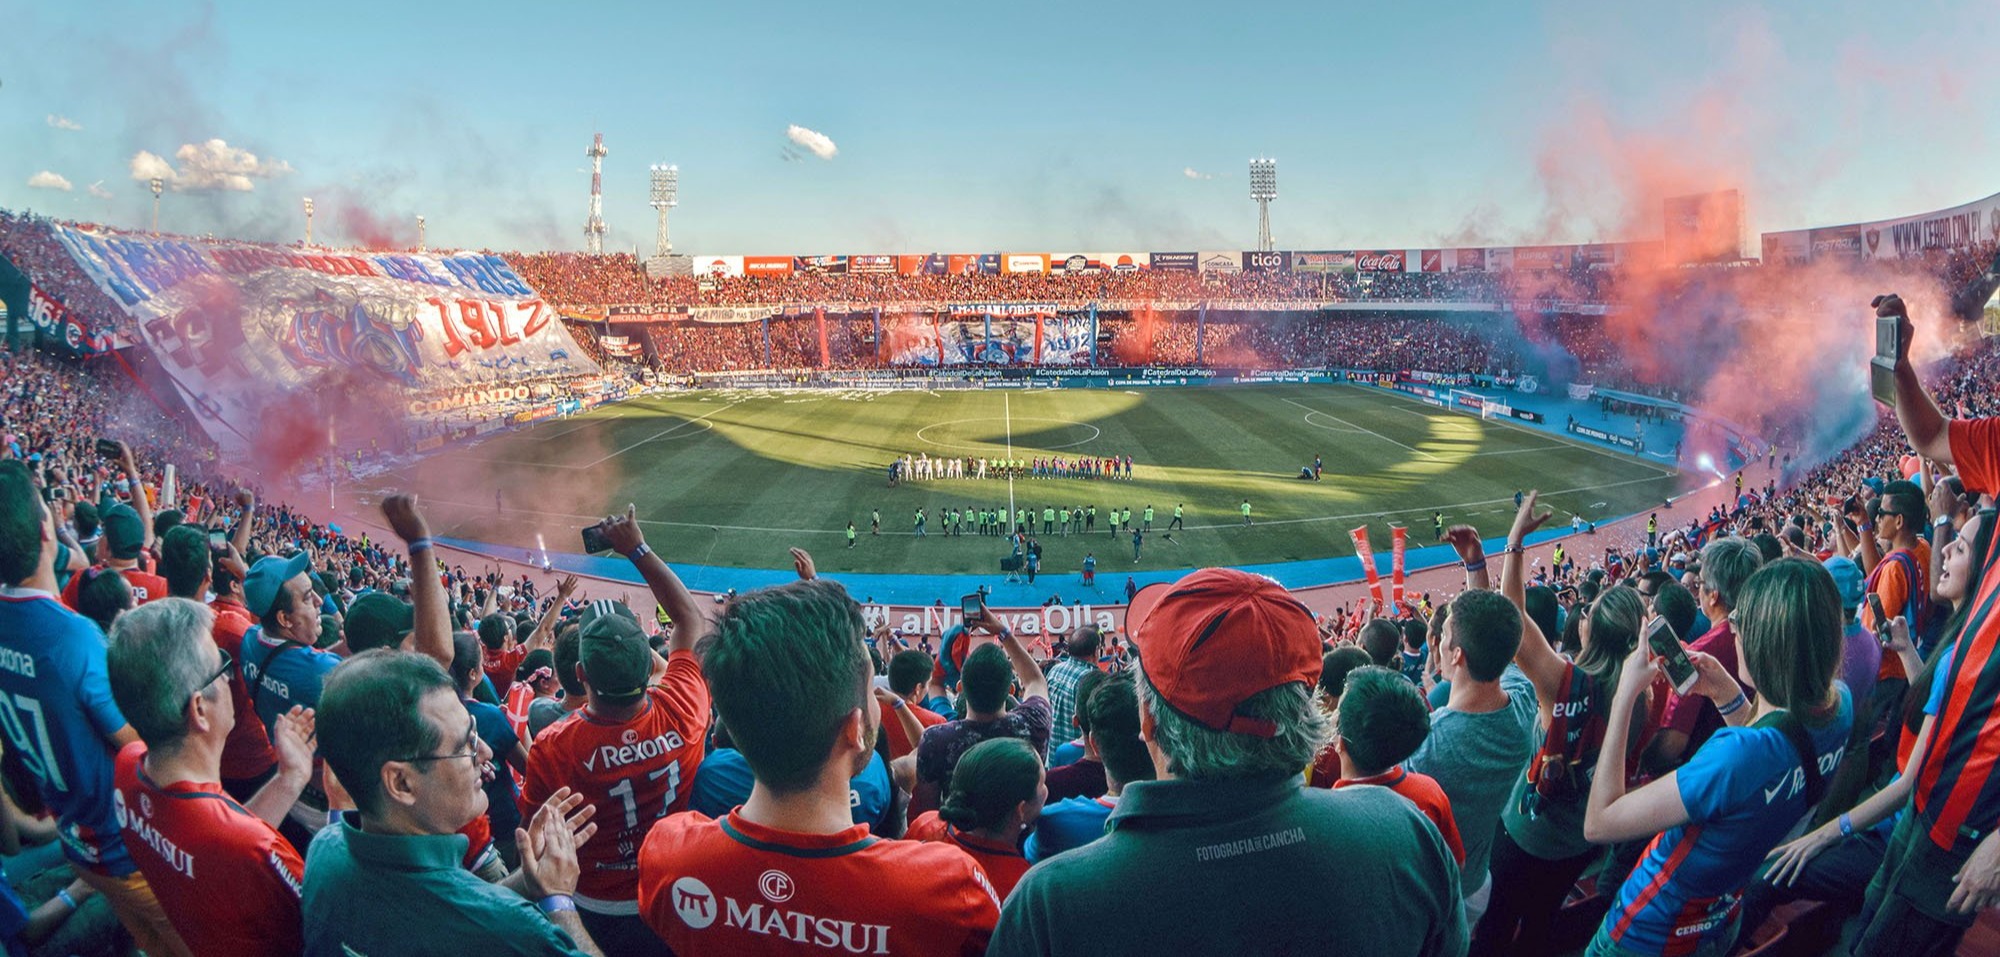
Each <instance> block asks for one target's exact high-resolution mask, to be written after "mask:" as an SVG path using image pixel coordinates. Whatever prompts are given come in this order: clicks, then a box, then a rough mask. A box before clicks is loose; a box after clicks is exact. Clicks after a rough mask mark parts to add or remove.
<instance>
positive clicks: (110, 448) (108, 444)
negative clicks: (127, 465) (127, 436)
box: [97, 439, 125, 459]
mask: <svg viewBox="0 0 2000 957" xmlns="http://www.w3.org/2000/svg"><path fill="white" fill-rule="evenodd" d="M97 454H98V455H101V456H103V457H105V458H107V459H116V458H123V457H124V455H125V450H124V448H122V447H121V446H119V444H118V440H117V439H98V440H97Z"/></svg>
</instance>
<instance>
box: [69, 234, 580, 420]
mask: <svg viewBox="0 0 2000 957" xmlns="http://www.w3.org/2000/svg"><path fill="white" fill-rule="evenodd" d="M54 228H55V235H56V238H57V240H58V241H59V242H61V243H62V244H63V246H64V248H65V249H67V250H68V251H69V253H70V255H71V256H72V257H73V258H75V260H76V262H77V263H78V264H79V265H80V266H82V268H83V270H84V272H85V273H86V274H88V275H89V276H90V278H91V279H92V280H93V281H95V282H96V283H97V284H98V286H99V287H100V288H102V289H103V290H104V292H105V293H106V294H108V295H109V296H111V298H112V299H113V300H114V301H115V302H117V303H119V304H120V305H121V306H122V307H123V308H124V309H125V311H126V312H128V313H130V314H131V316H132V317H133V319H134V320H135V322H134V325H135V326H136V327H137V328H138V329H139V331H140V334H141V336H142V337H143V338H144V340H145V342H146V344H147V345H148V346H150V347H151V348H152V350H153V353H154V355H155V356H157V357H158V358H159V360H160V363H161V365H162V367H163V368H164V370H165V371H166V372H167V374H168V375H169V376H171V377H172V378H173V380H174V384H175V386H176V387H178V388H179V389H180V391H181V392H182V393H183V394H184V395H185V397H186V398H187V400H188V405H189V406H190V407H191V408H193V409H195V410H197V412H198V413H199V414H200V416H201V420H202V424H203V427H204V428H205V429H207V431H208V432H209V434H210V435H211V436H212V437H214V438H215V439H216V441H217V442H218V443H219V444H221V445H222V446H223V447H224V448H225V449H229V450H232V451H235V450H240V449H245V448H247V447H248V446H249V445H250V444H251V443H253V442H255V441H257V440H258V436H259V433H260V431H261V430H262V427H263V423H264V422H265V421H266V420H267V418H268V417H267V415H266V413H267V412H268V411H269V409H268V406H269V405H270V402H271V399H272V396H273V394H274V392H277V393H289V392H298V391H303V390H307V389H309V388H311V387H313V386H316V385H319V384H320V383H322V382H335V381H339V382H343V383H347V382H352V381H353V378H354V377H355V376H359V377H360V379H361V381H363V382H366V381H368V380H379V381H386V382H388V383H393V384H394V385H397V386H401V387H402V388H404V389H405V390H407V391H408V392H410V393H412V394H413V397H418V398H421V397H422V396H423V395H426V394H431V393H440V392H450V391H454V390H459V389H464V388H467V387H470V386H478V385H484V384H489V383H498V382H519V381H522V380H525V379H531V378H540V377H547V376H555V375H563V374H579V375H580V374H586V373H591V372H594V371H596V368H595V366H593V365H592V364H591V362H590V361H589V360H588V359H586V358H585V357H584V356H583V355H582V354H581V351H580V350H579V349H578V348H577V346H576V343H575V342H573V341H572V340H571V339H570V336H569V333H568V331H567V329H566V328H565V327H564V325H563V324H562V323H560V322H557V321H556V311H555V310H554V309H553V308H551V307H550V306H548V305H547V304H545V303H543V302H542V300H541V297H540V296H539V295H538V294H537V293H536V292H535V291H534V290H533V289H531V288H529V287H528V284H527V283H526V282H523V281H522V280H521V278H520V277H519V276H516V275H515V274H514V271H513V270H512V269H511V268H510V267H508V265H507V263H506V261H505V260H503V259H501V258H500V257H499V256H495V255H489V254H483V253H457V254H452V255H411V254H407V253H366V252H351V253H335V252H319V251H307V250H280V249H274V248H272V247H268V246H254V245H249V244H244V243H229V242H221V243H210V242H195V241H192V240H187V239H180V238H172V237H148V236H139V235H134V234H129V233H115V234H113V233H98V232H96V231H93V230H88V229H81V228H76V227H71V226H62V225H57V226H56V227H54ZM274 387H275V388H274Z"/></svg>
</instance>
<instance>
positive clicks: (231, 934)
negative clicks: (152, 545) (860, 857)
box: [106, 528, 313, 957]
mask: <svg viewBox="0 0 2000 957" xmlns="http://www.w3.org/2000/svg"><path fill="white" fill-rule="evenodd" d="M178 531H181V529H178V528H176V529H173V530H172V531H169V532H168V538H169V539H171V538H172V536H173V534H174V532H178ZM214 623H215V613H214V612H212V611H210V610H209V609H208V608H206V607H204V606H202V605H201V604H200V603H198V602H194V601H190V600H188V599H185V598H163V599H159V600H156V601H153V602H150V603H148V604H146V605H143V606H141V607H139V608H137V609H134V610H133V611H131V612H128V613H126V614H124V615H122V616H120V617H119V619H118V622H117V624H116V625H114V626H113V627H112V629H111V648H110V651H109V652H108V653H107V655H106V658H107V668H108V670H109V672H110V680H111V694H112V697H113V698H114V699H116V700H117V702H118V709H119V710H120V711H122V712H124V714H125V716H126V719H127V720H129V721H130V722H131V723H132V727H133V729H134V730H136V731H138V733H139V739H140V740H139V741H135V742H133V743H131V744H128V745H126V746H125V747H124V749H123V750H121V751H119V752H118V764H117V771H116V774H115V778H114V780H115V782H116V785H117V788H118V790H117V793H116V794H115V795H114V797H113V801H114V803H115V804H116V806H117V809H118V819H119V821H120V823H121V824H122V825H123V826H125V827H126V828H128V829H130V830H131V831H133V832H135V833H139V834H143V835H146V839H145V840H137V841H130V842H128V843H127V844H126V849H127V850H129V851H130V852H131V854H132V859H133V861H134V862H135V863H136V864H138V866H139V872H140V873H141V874H144V875H146V882H147V884H149V885H151V887H152V889H153V894H154V895H155V896H156V897H158V898H159V901H160V907H161V909H162V910H164V911H166V914H167V918H168V920H171V921H172V922H173V925H174V930H176V931H178V932H179V933H180V936H181V940H182V941H184V942H186V944H187V946H188V949H189V950H190V951H191V952H193V953H196V954H241V955H245V957H255V955H265V954H268V955H271V957H278V955H285V954H296V953H298V952H299V950H300V949H301V948H302V947H303V946H304V939H303V938H302V937H301V936H300V929H299V928H300V923H299V886H300V883H301V882H302V881H303V880H304V879H305V862H304V861H302V860H300V858H299V854H298V851H296V850H294V849H293V848H292V845H291V842H289V841H287V840H285V838H284V836H283V835H280V834H279V833H278V829H277V825H278V824H279V822H281V821H283V820H284V819H285V813H286V812H287V811H288V810H290V809H291V807H292V803H293V802H294V801H296V800H298V796H299V792H300V791H301V790H302V789H304V787H305V786H306V782H307V780H308V779H309V778H310V777H311V774H312V744H311V743H310V742H311V739H312V734H313V713H312V712H311V711H308V710H305V709H302V708H293V709H292V710H291V711H289V712H287V713H285V714H282V715H279V716H278V721H277V726H276V728H275V729H274V732H273V734H272V737H273V739H274V740H275V742H276V744H277V749H276V750H277V755H278V771H277V774H276V776H274V777H272V778H271V780H270V782H269V783H267V784H265V785H264V786H263V788H262V789H260V790H259V791H257V793H256V795H255V796H253V797H251V798H250V799H249V800H248V801H247V802H245V803H243V804H238V803H236V801H234V800H233V799H231V798H230V797H229V796H228V795H227V794H226V793H224V791H223V790H222V783H221V782H222V753H223V751H224V749H225V748H226V747H227V746H228V741H229V739H230V730H231V729H232V728H234V727H235V726H236V708H235V702H234V700H233V697H232V696H231V695H230V693H229V688H228V686H227V683H226V682H225V681H224V679H225V678H226V677H227V676H228V675H229V674H230V671H231V668H230V665H231V664H232V661H231V660H230V655H229V652H228V651H227V650H225V649H222V648H220V647H217V645H216V643H215V642H214V641H212V640H210V634H211V632H212V629H213V628H214ZM197 863H198V864H199V868H200V869H199V871H197V870H196V867H197ZM197 874H199V882H197ZM217 888H224V889H226V890H225V891H224V892H222V893H218V892H217Z"/></svg>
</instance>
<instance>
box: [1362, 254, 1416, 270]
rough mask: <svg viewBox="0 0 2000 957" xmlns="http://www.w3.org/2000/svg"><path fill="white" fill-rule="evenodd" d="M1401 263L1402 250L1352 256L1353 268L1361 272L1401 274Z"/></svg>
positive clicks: (1402, 258) (1402, 257)
mask: <svg viewBox="0 0 2000 957" xmlns="http://www.w3.org/2000/svg"><path fill="white" fill-rule="evenodd" d="M1403 261H1404V255H1403V250H1400V249H1389V250H1383V251H1381V252H1373V251H1368V252H1357V253H1355V254H1354V268H1356V269H1359V270H1361V271H1362V272H1402V271H1403Z"/></svg>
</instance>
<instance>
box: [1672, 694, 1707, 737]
mask: <svg viewBox="0 0 2000 957" xmlns="http://www.w3.org/2000/svg"><path fill="white" fill-rule="evenodd" d="M1713 706H1714V702H1712V701H1710V700H1708V699H1707V698H1705V697H1703V696H1701V695H1698V694H1697V695H1684V694H1680V693H1679V692H1675V693H1674V694H1672V695H1670V696H1669V697H1668V698H1667V710H1666V711H1664V712H1662V713H1661V714H1660V729H1661V730H1663V731H1679V732H1680V733H1682V734H1685V735H1693V734H1694V731H1695V727H1696V726H1697V725H1699V724H1700V723H1701V709H1702V708H1704V707H1713Z"/></svg>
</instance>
